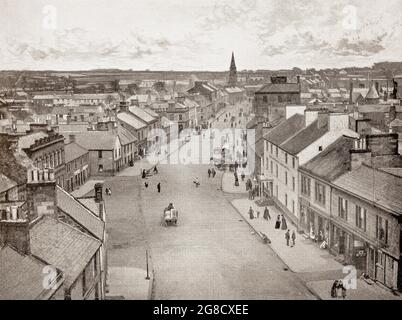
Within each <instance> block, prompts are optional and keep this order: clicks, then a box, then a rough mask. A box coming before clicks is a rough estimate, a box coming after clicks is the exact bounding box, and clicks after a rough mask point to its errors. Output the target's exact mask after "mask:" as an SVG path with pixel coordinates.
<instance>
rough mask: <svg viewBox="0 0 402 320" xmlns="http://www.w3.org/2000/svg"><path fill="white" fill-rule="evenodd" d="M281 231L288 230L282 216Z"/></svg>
mask: <svg viewBox="0 0 402 320" xmlns="http://www.w3.org/2000/svg"><path fill="white" fill-rule="evenodd" d="M281 224H282V230H286V229H287V228H288V224H287V223H286V219H285V217H284V216H283V215H282V223H281Z"/></svg>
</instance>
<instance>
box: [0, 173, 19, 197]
mask: <svg viewBox="0 0 402 320" xmlns="http://www.w3.org/2000/svg"><path fill="white" fill-rule="evenodd" d="M16 186H17V183H16V182H15V181H14V180H12V179H10V178H8V177H6V176H5V175H4V174H1V173H0V193H3V192H5V191H7V190H10V189H11V188H14V187H16Z"/></svg>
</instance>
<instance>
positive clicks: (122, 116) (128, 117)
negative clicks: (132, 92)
mask: <svg viewBox="0 0 402 320" xmlns="http://www.w3.org/2000/svg"><path fill="white" fill-rule="evenodd" d="M117 119H119V120H120V121H123V122H125V123H127V124H128V125H130V126H131V127H133V128H134V129H136V130H139V129H142V128H145V127H146V126H147V125H146V124H145V123H144V122H142V121H140V120H138V119H137V118H136V117H134V116H133V115H132V114H129V113H127V112H120V113H118V114H117Z"/></svg>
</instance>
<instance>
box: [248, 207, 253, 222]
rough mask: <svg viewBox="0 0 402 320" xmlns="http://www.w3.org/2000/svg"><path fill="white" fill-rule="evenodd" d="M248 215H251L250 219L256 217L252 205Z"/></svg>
mask: <svg viewBox="0 0 402 320" xmlns="http://www.w3.org/2000/svg"><path fill="white" fill-rule="evenodd" d="M248 215H249V217H250V220H253V219H254V210H253V208H252V207H250V209H249V210H248Z"/></svg>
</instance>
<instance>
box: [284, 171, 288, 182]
mask: <svg viewBox="0 0 402 320" xmlns="http://www.w3.org/2000/svg"><path fill="white" fill-rule="evenodd" d="M285 185H286V186H287V185H288V172H287V171H285Z"/></svg>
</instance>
